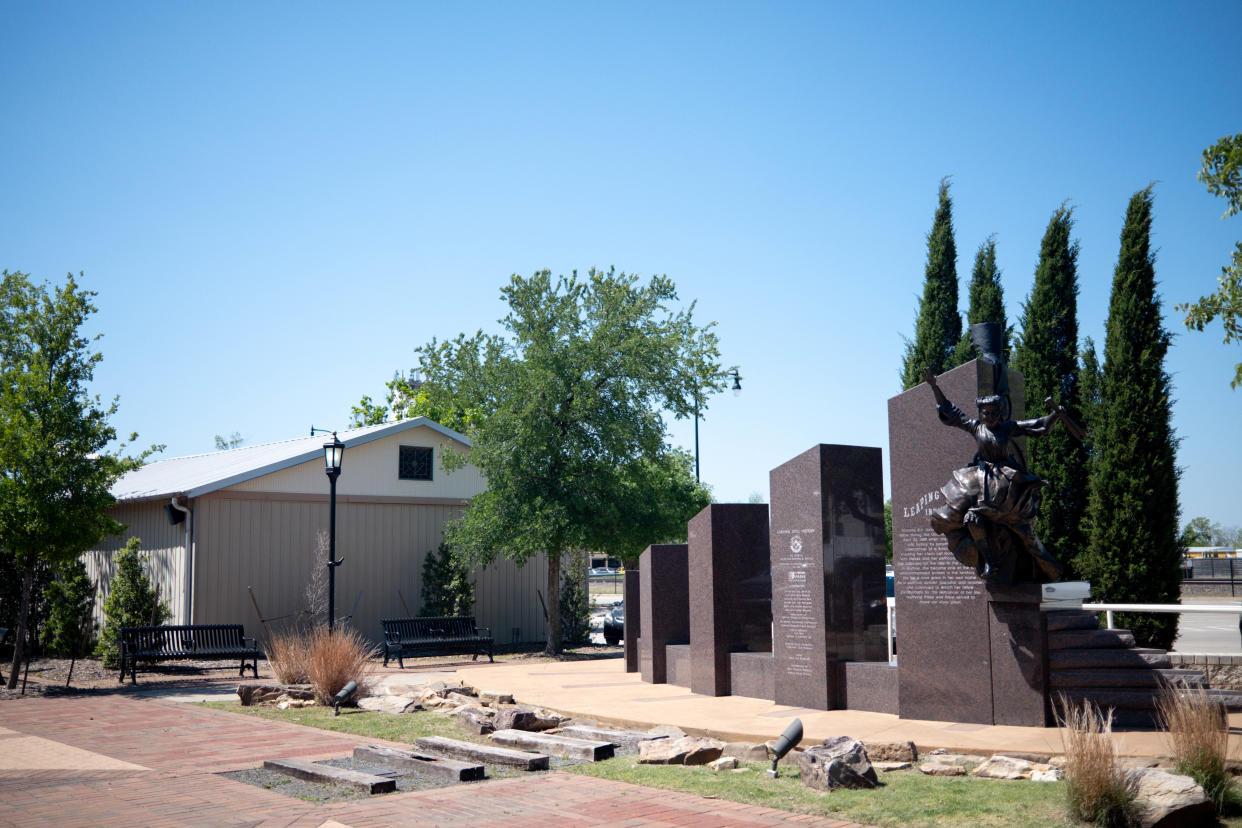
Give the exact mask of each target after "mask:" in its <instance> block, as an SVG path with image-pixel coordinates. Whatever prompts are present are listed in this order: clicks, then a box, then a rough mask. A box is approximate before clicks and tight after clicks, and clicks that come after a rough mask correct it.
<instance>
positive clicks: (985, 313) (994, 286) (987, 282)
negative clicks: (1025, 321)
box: [950, 236, 1011, 367]
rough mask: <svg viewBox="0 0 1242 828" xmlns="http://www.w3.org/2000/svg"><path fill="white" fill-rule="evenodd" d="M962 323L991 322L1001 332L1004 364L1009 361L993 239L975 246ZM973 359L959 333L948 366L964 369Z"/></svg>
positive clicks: (971, 348) (966, 338)
mask: <svg viewBox="0 0 1242 828" xmlns="http://www.w3.org/2000/svg"><path fill="white" fill-rule="evenodd" d="M966 321H967V323H968V324H970V325H976V324H978V323H980V322H995V323H996V324H998V325H1000V326H1001V330H1002V331H1004V332H1005V349H1004V357H1005V360H1006V361H1008V360H1009V335H1010V333H1011V331H1010V330H1009V328H1008V326H1007V325H1006V324H1005V290H1004V288H1002V287H1001V283H1000V268H998V267H997V266H996V236H989V237H988V240H987V241H985V242H984V243H983V244H981V245H979V249H978V250H977V251H976V252H975V267H974V270H972V271H971V274H970V304H969V306H968V307H967V310H966ZM975 356H976V354H975V350H974V346H973V345H971V343H970V334H969V332H968V331H967V332H963V333H962V338H961V339H959V340H958V341H957V346H956V347H955V348H954V349H953V356H952V358H951V360H950V364H951V365H952V366H954V367H956V366H958V365H965V364H966V363H968V362H970V361H971V360H972V359H974V358H975Z"/></svg>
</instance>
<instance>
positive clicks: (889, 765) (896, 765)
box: [871, 762, 914, 773]
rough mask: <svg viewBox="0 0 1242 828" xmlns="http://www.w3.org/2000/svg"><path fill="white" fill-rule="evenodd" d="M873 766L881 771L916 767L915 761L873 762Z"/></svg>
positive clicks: (886, 771)
mask: <svg viewBox="0 0 1242 828" xmlns="http://www.w3.org/2000/svg"><path fill="white" fill-rule="evenodd" d="M871 767H873V768H875V769H876V770H878V771H879V772H880V773H889V772H890V771H899V770H908V769H909V768H912V767H914V763H913V762H872V763H871Z"/></svg>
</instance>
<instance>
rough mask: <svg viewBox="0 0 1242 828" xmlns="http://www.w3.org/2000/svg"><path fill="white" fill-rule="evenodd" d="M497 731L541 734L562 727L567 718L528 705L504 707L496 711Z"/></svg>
mask: <svg viewBox="0 0 1242 828" xmlns="http://www.w3.org/2000/svg"><path fill="white" fill-rule="evenodd" d="M495 715H496V729H497V730H525V731H528V732H531V733H539V732H542V731H544V730H552V729H553V728H557V727H560V726H561V724H563V723H564V722H565V721H567V718H566V717H565V716H562V715H560V714H559V713H553V712H552V711H551V710H544V709H543V708H538V707H530V706H528V705H524V704H522V705H516V706H514V707H502V708H500V709H499V710H497V711H496V713H495Z"/></svg>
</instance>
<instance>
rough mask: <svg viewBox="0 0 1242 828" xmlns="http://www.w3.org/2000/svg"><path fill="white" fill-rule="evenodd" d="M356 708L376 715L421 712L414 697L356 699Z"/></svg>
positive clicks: (420, 706) (419, 705) (367, 697)
mask: <svg viewBox="0 0 1242 828" xmlns="http://www.w3.org/2000/svg"><path fill="white" fill-rule="evenodd" d="M358 707H359V708H361V709H362V710H371V711H375V712H378V713H394V714H396V713H413V712H414V711H416V710H422V709H423V706H422V705H421V704H419V702H418V699H417V698H416V697H415V696H414V695H412V694H411V695H408V696H366V697H364V698H361V699H358Z"/></svg>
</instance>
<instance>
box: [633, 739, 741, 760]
mask: <svg viewBox="0 0 1242 828" xmlns="http://www.w3.org/2000/svg"><path fill="white" fill-rule="evenodd" d="M723 751H724V742H722V741H720V740H719V739H710V738H708V737H706V736H682V737H681V738H679V739H676V738H669V739H652V740H650V741H646V742H640V743H639V745H638V762H639V764H641V765H706V764H708V763H710V762H714V761H715V760H717V759H719V758H720V754H721V753H722V752H723Z"/></svg>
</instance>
